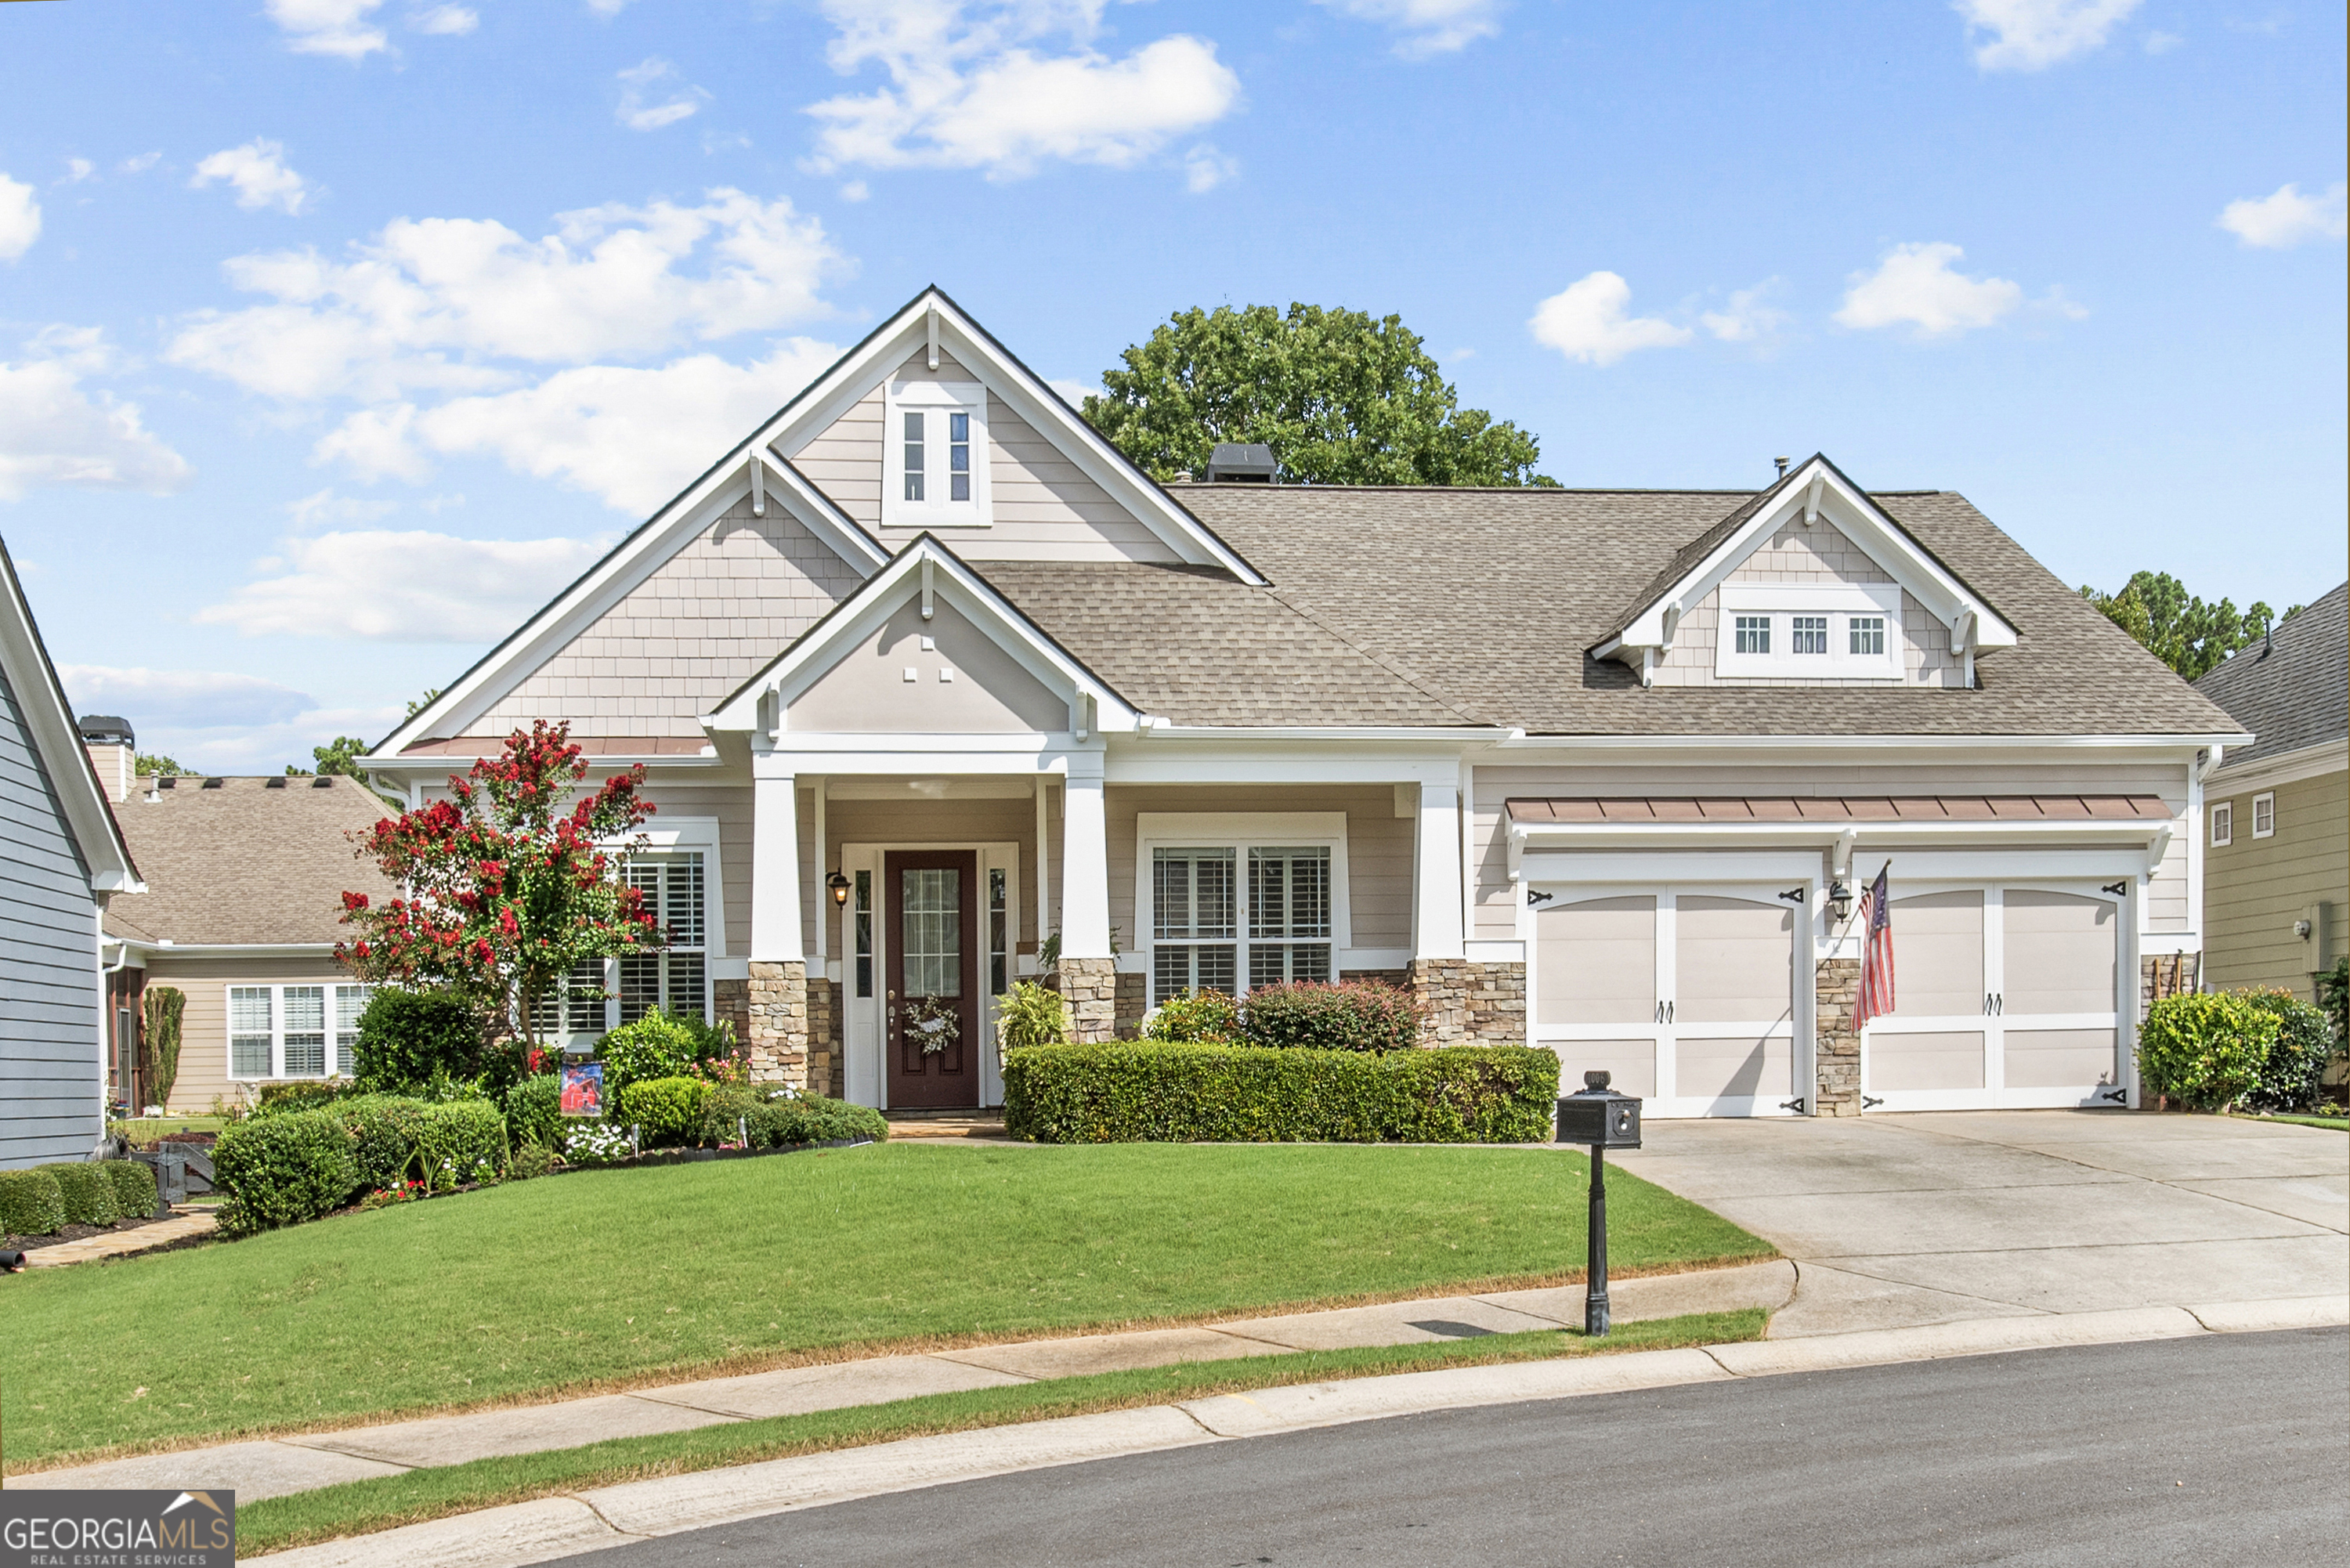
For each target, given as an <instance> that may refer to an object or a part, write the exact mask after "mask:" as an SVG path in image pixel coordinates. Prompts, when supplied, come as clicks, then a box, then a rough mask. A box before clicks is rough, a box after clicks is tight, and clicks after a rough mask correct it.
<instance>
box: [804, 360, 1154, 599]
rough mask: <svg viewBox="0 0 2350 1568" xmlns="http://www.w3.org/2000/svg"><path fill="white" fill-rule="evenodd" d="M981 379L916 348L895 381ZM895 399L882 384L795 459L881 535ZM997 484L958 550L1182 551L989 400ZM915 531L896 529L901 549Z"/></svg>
mask: <svg viewBox="0 0 2350 1568" xmlns="http://www.w3.org/2000/svg"><path fill="white" fill-rule="evenodd" d="M899 378H903V379H915V380H939V381H975V380H977V379H979V378H978V377H977V376H975V375H973V374H972V372H971V371H970V370H968V369H964V368H963V367H962V365H960V364H958V363H957V362H956V361H955V359H954V358H953V357H952V356H951V355H947V354H941V356H940V357H939V368H938V369H936V370H931V369H928V368H927V364H926V361H925V358H924V356H922V355H920V354H916V355H914V356H913V357H912V358H909V359H908V360H907V361H906V362H905V363H904V364H903V365H901V366H899V368H898V370H897V372H896V373H895V375H894V376H892V377H891V378H889V379H899ZM886 409H887V401H886V398H885V396H884V392H883V389H882V387H881V386H879V385H877V386H876V387H875V388H874V389H873V390H872V391H871V392H869V393H868V394H867V395H866V396H865V397H864V398H862V399H860V400H858V402H857V404H856V405H855V406H854V407H853V408H851V409H850V410H848V411H847V413H846V414H843V415H842V416H841V417H840V418H839V419H838V420H837V421H834V422H833V423H832V424H831V425H830V426H829V427H827V429H826V430H824V431H822V432H821V433H819V434H817V435H816V436H814V437H812V438H811V439H810V440H809V441H807V443H806V445H804V446H802V447H801V448H800V450H799V451H798V452H794V453H791V454H789V455H790V456H791V459H792V462H794V463H795V465H796V466H797V467H798V468H799V469H800V471H801V472H804V473H806V475H807V476H808V478H809V479H811V480H813V481H814V482H815V483H816V485H817V487H818V488H819V489H821V490H823V492H824V493H826V494H827V495H829V496H831V497H832V499H833V500H834V501H836V502H837V503H838V504H840V507H841V509H842V510H843V511H845V512H847V514H849V515H850V516H852V517H854V518H856V519H857V520H858V522H860V523H863V524H866V525H867V526H868V527H869V528H872V529H874V530H876V531H877V532H880V531H881V490H882V484H883V477H884V473H885V472H886V470H887V467H888V464H887V461H886V460H887V452H888V432H887V431H884V430H883V429H882V424H883V416H884V413H885V412H886ZM987 439H988V469H987V478H988V489H989V509H990V511H991V512H992V514H993V517H992V525H991V526H989V527H986V528H973V529H961V528H958V529H955V530H953V531H952V544H953V547H954V551H955V553H956V554H957V555H959V556H962V557H964V558H965V559H966V560H973V561H987V560H995V561H1012V560H1032V561H1033V560H1045V561H1161V562H1173V561H1178V560H1180V559H1181V557H1180V556H1178V555H1176V553H1175V552H1174V551H1172V550H1170V549H1169V548H1168V547H1167V545H1165V544H1164V543H1162V542H1161V541H1160V540H1159V537H1158V535H1154V534H1153V533H1151V532H1150V530H1149V528H1147V527H1145V526H1143V524H1141V523H1140V522H1139V521H1138V520H1137V519H1136V518H1135V516H1134V514H1132V513H1130V512H1128V511H1127V509H1126V508H1125V507H1123V506H1120V505H1119V504H1118V503H1117V502H1116V501H1114V500H1112V499H1111V498H1110V496H1109V493H1107V491H1105V490H1103V489H1102V488H1101V486H1099V485H1098V484H1096V483H1094V482H1093V481H1092V480H1090V479H1088V478H1087V477H1086V476H1085V474H1084V473H1083V472H1081V471H1080V470H1079V469H1078V467H1077V465H1076V463H1074V462H1070V461H1069V459H1068V458H1067V456H1066V454H1064V453H1063V452H1061V451H1060V450H1059V449H1058V448H1057V447H1055V446H1054V444H1053V443H1052V442H1051V441H1048V440H1046V439H1045V436H1044V434H1043V433H1042V432H1041V431H1038V430H1037V429H1036V428H1035V426H1034V425H1031V424H1030V423H1029V422H1028V421H1025V420H1024V419H1022V418H1021V417H1020V416H1019V415H1018V414H1017V413H1014V411H1013V410H1012V407H1011V405H1010V404H1008V403H1006V402H1004V401H1003V400H1002V399H1001V398H998V397H995V396H994V395H993V394H990V395H989V397H988V400H987ZM915 532H916V530H914V529H911V528H892V529H889V530H888V532H887V534H886V535H885V542H887V543H889V545H890V547H891V548H892V549H895V548H897V547H898V546H899V545H900V544H902V543H903V541H904V539H905V538H910V537H911V536H912V535H913V534H914V533H915Z"/></svg>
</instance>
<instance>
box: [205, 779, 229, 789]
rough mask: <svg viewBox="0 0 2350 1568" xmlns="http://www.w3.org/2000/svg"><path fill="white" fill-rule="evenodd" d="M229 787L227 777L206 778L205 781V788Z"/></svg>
mask: <svg viewBox="0 0 2350 1568" xmlns="http://www.w3.org/2000/svg"><path fill="white" fill-rule="evenodd" d="M227 787H228V780H226V779H206V780H205V781H204V788H206V789H225V788H227Z"/></svg>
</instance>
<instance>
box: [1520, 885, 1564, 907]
mask: <svg viewBox="0 0 2350 1568" xmlns="http://www.w3.org/2000/svg"><path fill="white" fill-rule="evenodd" d="M1557 897H1558V895H1557V894H1555V893H1538V892H1536V891H1534V889H1533V888H1527V889H1526V908H1528V909H1534V908H1535V907H1536V906H1538V905H1542V904H1547V903H1549V902H1550V901H1551V900H1552V899H1553V898H1557Z"/></svg>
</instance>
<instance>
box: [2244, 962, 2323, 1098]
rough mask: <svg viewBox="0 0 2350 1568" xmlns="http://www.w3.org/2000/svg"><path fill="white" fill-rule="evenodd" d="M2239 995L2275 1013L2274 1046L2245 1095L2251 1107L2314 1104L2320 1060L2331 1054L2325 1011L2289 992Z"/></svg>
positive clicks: (2320, 1065)
mask: <svg viewBox="0 0 2350 1568" xmlns="http://www.w3.org/2000/svg"><path fill="white" fill-rule="evenodd" d="M2241 994H2242V996H2243V997H2244V999H2245V1000H2246V1001H2248V1002H2251V1004H2252V1005H2253V1006H2254V1007H2257V1008H2259V1009H2260V1010H2261V1011H2262V1012H2272V1013H2274V1014H2275V1015H2276V1020H2277V1038H2276V1044H2273V1045H2272V1046H2270V1047H2269V1054H2268V1057H2267V1059H2266V1060H2265V1061H2263V1062H2262V1064H2261V1071H2260V1076H2259V1077H2258V1078H2257V1079H2256V1080H2255V1081H2254V1082H2253V1084H2252V1086H2251V1088H2250V1089H2248V1090H2246V1091H2245V1093H2244V1101H2243V1103H2244V1105H2245V1106H2246V1107H2247V1108H2249V1109H2251V1110H2256V1111H2297V1110H2301V1109H2303V1108H2304V1107H2306V1106H2314V1105H2315V1104H2316V1103H2317V1100H2318V1096H2319V1094H2320V1092H2321V1091H2320V1089H2319V1086H2318V1085H2320V1084H2321V1083H2322V1082H2323V1081H2324V1077H2325V1064H2326V1063H2327V1062H2328V1061H2329V1060H2331V1059H2332V1058H2333V1055H2334V1026H2333V1024H2331V1023H2328V1022H2326V1017H2325V1014H2324V1013H2323V1012H2319V1011H2318V1010H2317V1009H2316V1008H2315V1007H2313V1006H2311V1005H2310V1004H2309V1003H2308V1002H2303V1001H2302V1000H2301V998H2299V997H2297V996H2295V995H2293V992H2289V991H2247V992H2242V993H2241Z"/></svg>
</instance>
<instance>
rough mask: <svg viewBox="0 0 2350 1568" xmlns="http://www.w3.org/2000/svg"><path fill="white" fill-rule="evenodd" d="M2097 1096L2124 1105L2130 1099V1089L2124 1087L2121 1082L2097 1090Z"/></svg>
mask: <svg viewBox="0 0 2350 1568" xmlns="http://www.w3.org/2000/svg"><path fill="white" fill-rule="evenodd" d="M2097 1098H2099V1099H2101V1100H2111V1101H2113V1102H2114V1103H2115V1104H2116V1105H2123V1104H2126V1103H2127V1101H2128V1099H2129V1091H2128V1090H2127V1089H2125V1088H2123V1087H2122V1086H2121V1085H2119V1084H2116V1085H2114V1086H2113V1087H2112V1088H2110V1089H2099V1090H2098V1091H2097Z"/></svg>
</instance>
